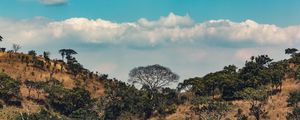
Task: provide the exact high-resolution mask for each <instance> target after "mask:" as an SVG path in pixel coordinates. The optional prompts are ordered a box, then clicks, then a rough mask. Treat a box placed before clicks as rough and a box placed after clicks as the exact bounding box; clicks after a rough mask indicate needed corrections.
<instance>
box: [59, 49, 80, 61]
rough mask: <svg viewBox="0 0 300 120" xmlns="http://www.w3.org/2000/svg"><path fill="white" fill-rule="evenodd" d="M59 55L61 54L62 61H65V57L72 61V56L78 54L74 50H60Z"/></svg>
mask: <svg viewBox="0 0 300 120" xmlns="http://www.w3.org/2000/svg"><path fill="white" fill-rule="evenodd" d="M59 53H60V54H61V57H62V60H64V57H65V56H66V58H67V59H71V58H72V55H75V54H77V52H76V51H75V50H73V49H60V50H59Z"/></svg>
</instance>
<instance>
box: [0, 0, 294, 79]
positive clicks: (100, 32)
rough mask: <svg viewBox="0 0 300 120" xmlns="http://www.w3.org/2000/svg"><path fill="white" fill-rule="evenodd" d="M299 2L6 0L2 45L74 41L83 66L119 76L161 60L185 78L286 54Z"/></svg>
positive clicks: (54, 47)
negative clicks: (264, 55) (260, 58)
mask: <svg viewBox="0 0 300 120" xmlns="http://www.w3.org/2000/svg"><path fill="white" fill-rule="evenodd" d="M258 3H259V4H258ZM137 4H139V5H137ZM229 5H230V6H231V7H229ZM299 5H300V1H296V0H294V1H293V0H292V1H289V3H287V2H286V1H281V0H272V1H271V0H266V1H259V0H252V1H239V0H233V1H226V2H225V1H217V2H215V1H205V0H200V1H187V2H183V1H180V0H175V1H172V2H170V1H158V0H154V1H150V0H143V1H138V2H137V1H133V0H127V1H126V2H125V1H117V2H116V1H114V0H112V1H104V0H90V1H80V0H4V1H1V2H0V35H1V36H3V37H4V40H3V42H2V43H1V46H5V47H7V48H10V47H11V44H12V43H16V44H20V45H21V46H22V49H21V51H23V52H24V53H26V52H27V51H29V50H36V51H38V52H39V54H40V53H42V52H43V51H50V52H51V58H60V55H59V54H58V50H59V49H61V48H72V49H74V50H76V51H77V52H78V53H79V54H78V55H76V58H77V59H78V60H79V62H80V63H82V64H83V65H84V67H86V68H88V69H90V70H92V71H99V72H100V73H103V74H108V75H109V76H110V77H111V78H117V79H119V80H122V81H127V78H128V73H129V71H130V70H131V69H133V68H134V67H138V66H147V65H152V64H160V65H163V66H166V67H168V68H170V69H171V70H172V71H174V72H175V73H177V74H178V75H179V76H180V82H181V81H183V80H184V79H187V78H191V77H197V76H202V75H205V74H207V73H209V72H213V71H217V70H221V69H222V68H223V67H224V66H226V65H230V64H235V65H237V66H238V67H239V68H240V67H241V66H242V65H243V64H244V63H245V61H246V60H248V59H249V58H250V56H257V55H261V54H268V55H269V56H270V57H271V58H273V59H274V60H275V61H276V60H279V59H284V58H286V57H288V56H287V55H285V54H284V49H285V48H289V47H296V48H297V46H298V45H299V44H300V43H299V40H300V36H299V34H300V16H299V15H298V14H297V11H300V8H299V7H298V6H299ZM154 8H157V9H154Z"/></svg>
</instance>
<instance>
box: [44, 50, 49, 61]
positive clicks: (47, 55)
mask: <svg viewBox="0 0 300 120" xmlns="http://www.w3.org/2000/svg"><path fill="white" fill-rule="evenodd" d="M43 57H44V58H45V60H46V61H49V60H50V52H46V51H44V53H43Z"/></svg>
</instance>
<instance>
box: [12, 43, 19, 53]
mask: <svg viewBox="0 0 300 120" xmlns="http://www.w3.org/2000/svg"><path fill="white" fill-rule="evenodd" d="M12 48H13V50H14V52H15V53H16V52H18V51H19V50H20V49H21V46H20V45H18V44H13V47H12Z"/></svg>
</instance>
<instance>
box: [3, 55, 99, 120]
mask: <svg viewBox="0 0 300 120" xmlns="http://www.w3.org/2000/svg"><path fill="white" fill-rule="evenodd" d="M36 59H37V60H38V61H42V63H43V64H45V65H43V66H38V65H37V63H35V61H34V60H33V56H31V55H28V54H23V53H13V52H0V72H2V73H5V74H6V75H8V76H10V77H11V78H13V79H15V80H18V81H21V85H20V95H21V96H20V97H21V99H22V101H21V102H22V103H23V104H22V106H21V107H15V106H10V107H7V108H5V109H2V110H0V118H1V119H6V118H12V116H15V115H16V114H19V113H20V112H38V111H39V110H40V109H41V105H39V104H37V103H35V102H33V101H32V100H30V99H27V98H33V99H42V100H43V99H45V95H38V92H39V90H37V89H35V88H33V89H32V90H30V91H31V93H30V95H29V88H28V87H27V86H26V84H25V82H26V81H33V82H46V81H49V80H51V79H53V80H58V81H59V82H61V83H62V84H63V86H64V87H65V88H67V89H72V88H74V87H76V84H78V83H79V84H80V86H83V87H84V88H85V89H86V90H88V91H89V92H90V93H91V97H92V98H98V97H100V96H102V95H103V94H104V84H103V80H101V78H100V77H99V75H97V74H94V73H92V72H90V71H88V70H87V71H84V72H83V71H82V72H81V73H79V75H77V76H74V75H72V74H71V72H70V71H69V70H67V69H66V68H67V65H66V63H65V62H63V61H61V60H50V61H49V62H47V61H46V60H45V58H43V57H42V56H37V58H36ZM62 66H63V67H62ZM61 68H62V69H61ZM76 82H77V83H76Z"/></svg>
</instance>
